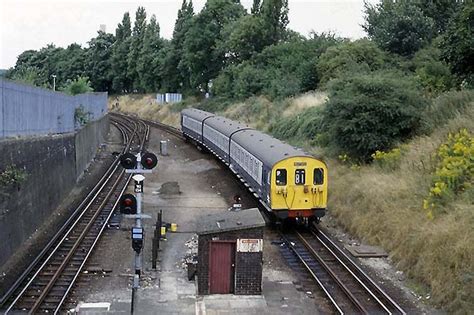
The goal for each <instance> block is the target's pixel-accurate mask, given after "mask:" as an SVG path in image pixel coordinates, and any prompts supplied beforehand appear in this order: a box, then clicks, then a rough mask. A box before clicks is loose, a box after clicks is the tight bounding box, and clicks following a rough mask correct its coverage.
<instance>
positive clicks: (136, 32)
mask: <svg viewBox="0 0 474 315" xmlns="http://www.w3.org/2000/svg"><path fill="white" fill-rule="evenodd" d="M145 31H146V11H145V8H144V7H138V9H137V12H136V13H135V23H134V25H133V31H132V39H131V42H130V52H129V53H128V56H127V76H128V77H129V78H130V81H131V83H132V89H133V91H137V92H142V91H144V89H143V87H142V86H141V85H140V74H139V72H138V60H139V59H140V56H141V52H142V49H143V42H144V40H145Z"/></svg>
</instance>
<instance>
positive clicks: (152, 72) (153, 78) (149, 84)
mask: <svg viewBox="0 0 474 315" xmlns="http://www.w3.org/2000/svg"><path fill="white" fill-rule="evenodd" d="M161 47H162V40H161V38H160V26H159V25H158V23H157V22H156V17H155V16H154V15H153V16H152V17H151V19H150V23H149V24H148V26H147V28H146V32H145V37H144V42H143V47H142V51H141V53H140V58H139V60H138V63H137V70H138V73H139V78H140V86H141V87H142V88H143V89H144V90H145V91H147V92H154V91H158V89H159V88H160V73H159V65H160V64H159V59H158V58H156V53H158V52H159V51H160V49H161Z"/></svg>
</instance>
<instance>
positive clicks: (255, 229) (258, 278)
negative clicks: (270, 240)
mask: <svg viewBox="0 0 474 315" xmlns="http://www.w3.org/2000/svg"><path fill="white" fill-rule="evenodd" d="M264 227H265V220H264V219H263V218H262V215H261V214H260V212H259V210H258V209H257V208H253V209H248V210H242V211H238V212H234V211H227V212H224V213H220V214H212V215H208V216H204V217H202V218H201V219H200V221H199V222H198V227H197V233H198V236H199V240H198V266H197V277H198V280H197V281H198V293H199V294H200V295H205V294H231V293H233V294H245V295H255V294H261V292H262V258H263V228H264Z"/></svg>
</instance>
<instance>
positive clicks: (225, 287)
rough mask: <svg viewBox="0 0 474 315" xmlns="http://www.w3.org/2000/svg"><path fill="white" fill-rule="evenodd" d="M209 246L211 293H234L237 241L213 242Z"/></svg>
mask: <svg viewBox="0 0 474 315" xmlns="http://www.w3.org/2000/svg"><path fill="white" fill-rule="evenodd" d="M209 246H210V248H209V293H210V294H228V293H232V292H233V291H234V273H233V270H234V261H235V243H230V242H211V243H210V244H209Z"/></svg>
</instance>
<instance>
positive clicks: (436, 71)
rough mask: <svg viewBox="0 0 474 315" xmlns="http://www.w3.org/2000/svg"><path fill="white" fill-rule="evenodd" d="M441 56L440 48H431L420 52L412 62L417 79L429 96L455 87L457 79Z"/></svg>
mask: <svg viewBox="0 0 474 315" xmlns="http://www.w3.org/2000/svg"><path fill="white" fill-rule="evenodd" d="M440 54H441V52H440V50H439V49H438V48H436V47H433V46H429V47H427V48H424V49H421V50H419V51H418V52H417V53H416V54H415V56H414V58H413V60H412V62H413V64H414V68H415V73H416V78H417V80H418V82H419V83H420V84H421V86H423V88H424V89H425V91H426V93H427V94H428V95H435V96H436V95H438V94H440V93H441V92H445V91H448V90H450V89H451V88H452V87H454V82H455V78H454V77H453V75H452V74H451V71H450V70H449V66H448V65H447V64H446V63H445V62H444V61H442V60H441V57H440Z"/></svg>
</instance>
